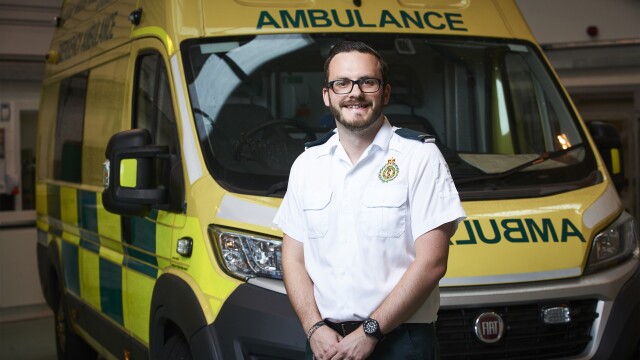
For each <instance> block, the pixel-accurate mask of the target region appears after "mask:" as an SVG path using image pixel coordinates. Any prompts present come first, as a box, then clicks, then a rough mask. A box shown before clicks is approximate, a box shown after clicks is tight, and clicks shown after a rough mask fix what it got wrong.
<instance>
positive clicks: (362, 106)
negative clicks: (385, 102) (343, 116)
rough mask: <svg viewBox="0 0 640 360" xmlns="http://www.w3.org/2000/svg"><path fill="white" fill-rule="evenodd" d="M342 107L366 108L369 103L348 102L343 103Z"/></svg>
mask: <svg viewBox="0 0 640 360" xmlns="http://www.w3.org/2000/svg"><path fill="white" fill-rule="evenodd" d="M343 107H345V108H347V109H364V108H368V107H369V105H368V104H349V105H343Z"/></svg>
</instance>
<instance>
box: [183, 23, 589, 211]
mask: <svg viewBox="0 0 640 360" xmlns="http://www.w3.org/2000/svg"><path fill="white" fill-rule="evenodd" d="M344 39H345V38H344V37H343V38H339V37H338V35H336V34H332V35H328V34H325V35H299V34H288V35H261V36H254V37H243V38H233V39H229V38H225V39H210V40H202V41H191V42H185V43H184V44H183V46H182V51H183V55H184V61H185V69H186V73H187V81H188V83H189V96H190V100H191V104H192V106H193V114H194V118H195V120H196V125H197V130H198V136H199V140H200V144H201V146H202V150H203V153H204V157H205V161H206V163H207V167H208V169H209V171H210V172H211V174H212V176H213V177H214V178H215V179H216V180H217V181H218V182H219V183H220V184H222V185H223V186H225V187H226V188H228V189H230V190H232V191H235V192H239V193H245V194H259V195H266V196H282V195H283V194H284V192H285V191H286V184H287V179H288V176H289V170H290V167H291V165H292V163H293V161H294V160H295V159H296V157H297V156H298V155H299V154H300V153H301V152H302V151H304V144H305V142H308V141H311V140H315V139H316V138H318V137H321V136H322V135H323V134H325V133H327V132H328V131H330V130H332V129H333V128H334V127H335V123H334V119H333V118H332V116H331V115H330V113H329V110H328V109H327V108H326V107H325V105H324V103H323V101H322V87H323V86H324V74H323V64H324V59H325V57H326V55H327V53H328V51H329V49H330V48H331V46H332V45H333V44H335V43H336V42H338V41H341V40H344ZM349 39H350V40H361V41H364V42H366V43H368V44H369V45H371V46H372V47H373V48H375V49H377V50H379V51H380V53H381V54H382V56H383V57H384V58H385V59H386V60H387V62H388V63H389V77H388V78H389V84H390V85H391V101H390V104H389V105H388V106H387V107H386V108H385V110H384V113H385V115H386V116H387V118H388V119H389V121H390V122H391V124H392V125H394V126H397V127H406V128H411V129H414V130H418V131H421V132H425V133H428V134H432V135H435V137H436V144H437V145H438V147H439V148H440V150H441V151H442V153H443V155H444V156H445V158H446V160H447V162H448V164H449V168H450V170H451V174H452V176H453V178H454V181H456V183H457V185H458V190H459V191H460V194H461V197H462V198H463V199H464V198H467V199H473V198H490V197H522V196H535V195H536V194H537V195H545V194H550V193H554V192H559V191H566V190H568V189H572V188H577V187H582V186H587V185H591V184H593V183H594V182H597V181H599V180H600V177H599V176H598V173H597V172H596V166H595V160H594V157H593V154H592V152H591V150H590V147H588V146H584V145H585V139H584V137H583V134H582V130H581V128H580V127H578V126H577V122H576V119H575V118H574V117H573V116H572V114H571V112H570V111H569V110H568V106H567V102H566V99H565V98H564V95H562V94H561V93H560V92H559V91H558V87H557V86H556V84H555V83H554V81H553V80H552V79H551V77H550V76H549V75H548V70H547V68H546V67H545V65H544V64H543V62H542V61H541V59H540V57H539V55H538V54H537V52H536V51H535V50H534V48H533V47H530V46H528V45H527V44H525V43H505V42H503V41H497V40H487V39H476V40H470V39H469V38H465V39H460V38H457V39H444V38H441V37H440V38H434V37H420V36H415V37H402V38H399V37H398V36H384V35H380V34H376V35H375V36H374V35H371V36H367V35H366V34H358V35H357V36H355V35H350V38H349Z"/></svg>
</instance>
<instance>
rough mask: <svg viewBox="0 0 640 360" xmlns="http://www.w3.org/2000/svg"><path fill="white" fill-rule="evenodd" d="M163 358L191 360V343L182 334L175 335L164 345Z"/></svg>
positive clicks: (167, 359)
mask: <svg viewBox="0 0 640 360" xmlns="http://www.w3.org/2000/svg"><path fill="white" fill-rule="evenodd" d="M162 359H166V360H169V359H171V360H191V359H192V357H191V349H190V348H189V344H187V341H186V340H185V339H184V337H183V336H182V335H180V334H175V335H173V336H172V337H171V338H170V339H169V341H167V343H166V344H165V345H164V351H163V352H162Z"/></svg>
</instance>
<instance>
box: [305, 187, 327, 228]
mask: <svg viewBox="0 0 640 360" xmlns="http://www.w3.org/2000/svg"><path fill="white" fill-rule="evenodd" d="M331 195H332V192H331V191H330V190H318V191H313V192H310V193H309V196H307V197H306V198H305V201H304V204H303V211H304V217H305V220H306V222H307V233H308V236H309V239H317V238H322V237H324V236H325V235H326V234H327V231H328V229H329V204H330V203H331Z"/></svg>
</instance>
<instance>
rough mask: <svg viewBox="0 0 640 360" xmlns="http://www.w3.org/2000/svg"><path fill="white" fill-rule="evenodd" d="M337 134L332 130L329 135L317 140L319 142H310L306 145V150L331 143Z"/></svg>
mask: <svg viewBox="0 0 640 360" xmlns="http://www.w3.org/2000/svg"><path fill="white" fill-rule="evenodd" d="M334 134H335V131H333V130H331V131H329V132H328V133H326V134H324V135H322V137H321V138H319V139H317V140H313V141H309V142H306V143H304V148H305V149H308V148H311V147H314V146H318V145H322V144H324V143H326V142H327V141H329V139H331V137H332V136H333V135H334Z"/></svg>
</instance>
